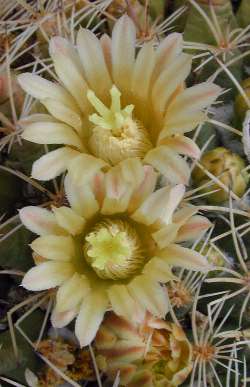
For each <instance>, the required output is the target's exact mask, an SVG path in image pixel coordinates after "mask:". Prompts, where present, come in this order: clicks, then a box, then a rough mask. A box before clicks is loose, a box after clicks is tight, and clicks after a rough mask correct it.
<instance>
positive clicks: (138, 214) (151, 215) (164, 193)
mask: <svg viewBox="0 0 250 387" xmlns="http://www.w3.org/2000/svg"><path fill="white" fill-rule="evenodd" d="M184 192H185V187H184V186H183V185H181V184H180V185H177V186H175V187H164V188H161V189H159V190H157V191H155V192H153V193H152V194H151V195H150V196H149V197H148V198H147V199H146V200H145V201H144V202H143V203H142V205H141V206H140V207H139V208H138V209H137V210H136V211H135V212H134V214H133V215H132V218H133V219H134V220H135V221H136V222H140V223H143V224H146V225H151V224H153V223H154V222H156V221H159V220H160V221H162V222H163V223H165V224H168V223H170V222H171V219H172V215H173V212H174V211H175V209H176V207H177V206H178V204H179V202H180V201H181V199H182V198H183V195H184Z"/></svg>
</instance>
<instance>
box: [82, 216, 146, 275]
mask: <svg viewBox="0 0 250 387" xmlns="http://www.w3.org/2000/svg"><path fill="white" fill-rule="evenodd" d="M84 254H85V258H86V261H87V262H88V263H89V264H90V265H91V267H92V268H93V269H94V271H95V272H96V273H97V274H98V276H99V277H101V278H104V279H126V278H128V277H130V276H132V275H133V274H135V273H136V272H137V271H138V269H139V268H140V267H141V265H142V263H143V260H144V256H143V255H142V249H141V241H140V238H139V237H138V235H137V233H136V231H135V230H134V228H133V227H132V226H131V225H130V224H128V223H127V222H125V221H121V220H110V219H106V220H104V221H102V222H100V223H98V224H97V225H96V226H95V227H94V228H93V230H91V231H90V232H89V233H88V234H87V235H86V236H85V244H84Z"/></svg>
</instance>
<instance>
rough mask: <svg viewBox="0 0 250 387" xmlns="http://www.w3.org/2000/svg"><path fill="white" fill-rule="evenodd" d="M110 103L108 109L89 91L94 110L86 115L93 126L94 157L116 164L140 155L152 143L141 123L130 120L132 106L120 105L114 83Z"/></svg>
mask: <svg viewBox="0 0 250 387" xmlns="http://www.w3.org/2000/svg"><path fill="white" fill-rule="evenodd" d="M110 95H111V106H110V108H108V107H107V106H105V105H104V104H103V103H102V101H100V99H99V98H97V96H96V95H95V93H94V92H93V91H92V90H89V91H88V93H87V97H88V100H89V101H90V103H91V105H92V106H93V107H94V108H95V110H96V112H97V113H98V114H97V113H94V114H92V115H90V116H89V121H90V122H92V124H93V125H94V127H93V129H92V134H91V137H90V140H89V147H90V149H91V151H92V152H93V154H94V155H95V156H96V157H99V158H101V159H102V160H105V161H107V162H108V163H110V164H111V165H115V164H117V163H119V162H120V161H122V160H124V159H127V158H129V157H140V158H143V157H144V156H145V154H146V153H147V152H148V150H149V149H151V148H152V144H151V142H150V139H149V135H148V133H147V131H146V129H145V128H144V127H143V125H142V124H141V123H140V122H138V121H137V120H135V119H133V116H132V113H133V110H134V105H127V106H125V107H124V108H122V107H121V93H120V91H119V90H118V89H117V87H116V86H115V85H113V86H112V88H111V90H110Z"/></svg>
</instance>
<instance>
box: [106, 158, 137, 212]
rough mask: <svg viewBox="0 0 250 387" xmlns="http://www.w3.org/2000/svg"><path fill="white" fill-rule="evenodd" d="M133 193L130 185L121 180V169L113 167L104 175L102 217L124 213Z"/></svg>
mask: <svg viewBox="0 0 250 387" xmlns="http://www.w3.org/2000/svg"><path fill="white" fill-rule="evenodd" d="M132 192H133V186H132V184H131V183H129V182H128V181H126V180H125V179H124V178H122V172H121V168H120V167H119V166H115V167H113V168H111V169H110V170H109V171H108V172H107V173H106V175H105V196H104V200H103V203H102V209H101V212H102V214H104V215H112V214H117V213H119V212H125V211H126V210H127V208H128V205H129V201H130V198H131V195H132Z"/></svg>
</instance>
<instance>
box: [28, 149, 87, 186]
mask: <svg viewBox="0 0 250 387" xmlns="http://www.w3.org/2000/svg"><path fill="white" fill-rule="evenodd" d="M79 154H80V153H79V152H77V151H75V150H74V149H71V148H69V147H62V148H59V149H56V150H54V151H52V152H49V153H46V154H45V155H44V156H42V157H40V158H39V159H38V160H36V161H35V162H34V163H33V165H32V172H31V176H32V177H33V178H34V179H37V180H44V181H47V180H51V179H54V178H55V177H57V176H58V175H60V174H61V173H63V172H64V171H65V170H66V169H67V165H68V164H69V162H70V161H71V160H72V159H73V158H74V157H76V156H78V155H79Z"/></svg>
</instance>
